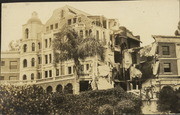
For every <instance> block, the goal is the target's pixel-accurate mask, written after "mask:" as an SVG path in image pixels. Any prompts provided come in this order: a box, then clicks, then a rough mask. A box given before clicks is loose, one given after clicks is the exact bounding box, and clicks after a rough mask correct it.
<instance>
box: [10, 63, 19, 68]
mask: <svg viewBox="0 0 180 115" xmlns="http://www.w3.org/2000/svg"><path fill="white" fill-rule="evenodd" d="M17 65H18V63H17V61H10V69H17Z"/></svg>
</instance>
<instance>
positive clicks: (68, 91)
mask: <svg viewBox="0 0 180 115" xmlns="http://www.w3.org/2000/svg"><path fill="white" fill-rule="evenodd" d="M64 93H66V94H73V85H72V84H71V83H68V84H67V85H66V86H65V87H64Z"/></svg>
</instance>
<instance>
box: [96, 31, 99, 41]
mask: <svg viewBox="0 0 180 115" xmlns="http://www.w3.org/2000/svg"><path fill="white" fill-rule="evenodd" d="M96 39H97V40H99V31H98V30H97V31H96Z"/></svg>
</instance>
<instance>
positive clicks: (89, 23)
mask: <svg viewBox="0 0 180 115" xmlns="http://www.w3.org/2000/svg"><path fill="white" fill-rule="evenodd" d="M65 24H67V25H69V26H71V27H72V28H74V29H75V31H76V32H77V33H78V34H79V36H81V37H83V38H86V37H87V36H90V35H91V36H92V37H94V38H96V39H98V40H99V41H100V42H101V43H103V45H104V47H105V48H106V58H105V59H106V60H105V62H106V63H105V64H106V65H107V66H108V67H112V63H115V62H114V58H115V60H116V59H117V58H121V57H117V56H114V54H117V52H116V53H114V51H115V50H114V49H115V47H118V48H120V45H122V44H126V45H127V48H132V47H137V46H139V45H140V44H139V43H140V38H139V36H133V34H132V32H130V31H129V30H127V31H126V30H124V28H119V27H120V25H119V22H118V20H117V19H107V18H106V17H104V16H93V15H90V14H87V13H85V12H83V11H80V10H78V9H75V8H72V7H70V6H64V7H62V8H59V9H56V10H54V12H53V14H52V16H51V17H50V19H49V20H48V21H47V22H46V23H45V24H42V22H41V20H40V19H39V18H38V14H37V13H36V12H33V13H32V17H31V18H30V19H29V20H28V21H27V23H26V24H24V25H23V26H22V38H21V39H20V43H19V46H20V47H19V50H18V51H16V55H17V56H16V57H15V55H14V54H13V53H14V52H13V51H10V52H2V54H1V55H2V56H1V79H3V80H7V79H11V78H12V77H9V76H11V69H12V68H10V70H9V69H7V68H8V65H9V64H8V63H10V67H11V65H12V66H13V68H14V67H15V66H14V65H17V66H16V68H17V69H16V72H17V74H13V75H16V80H18V82H17V83H34V84H38V85H41V86H42V87H43V88H44V89H45V90H46V91H48V92H51V91H60V92H61V91H68V92H69V93H78V92H79V91H85V90H88V85H89V81H91V80H92V76H95V75H97V74H98V72H97V68H98V62H99V60H98V59H95V58H94V57H88V58H86V59H85V61H83V62H81V64H82V65H83V68H84V69H83V72H84V74H83V75H82V76H80V78H79V81H80V82H78V83H77V82H76V77H75V75H74V73H73V72H74V70H73V66H74V63H73V61H71V60H69V61H65V62H63V63H59V64H56V65H57V66H54V61H53V59H54V54H53V48H52V41H53V39H54V37H55V35H54V34H56V33H57V32H59V31H60V29H61V28H62V27H63V25H65ZM121 33H123V34H121ZM124 33H125V34H124ZM123 40H124V41H123ZM118 41H119V42H118ZM118 45H119V46H118ZM92 47H93V46H92ZM8 53H9V54H8ZM119 54H120V52H119ZM6 55H8V57H9V58H8V57H6ZM10 55H13V56H10ZM10 57H11V58H12V60H11V58H10ZM14 58H15V59H14ZM6 60H8V62H6ZM14 60H16V62H15V61H14ZM4 62H5V63H4ZM6 64H7V65H6ZM4 65H5V67H4ZM19 65H20V67H19ZM3 68H4V69H3ZM9 71H10V72H9ZM13 72H14V71H13ZM5 73H8V75H5ZM110 73H111V72H110ZM8 77H9V78H8ZM109 77H112V76H109ZM12 79H15V77H14V78H12ZM1 83H5V81H2V82H1ZM9 83H12V82H9ZM109 83H110V82H109ZM110 84H111V83H110ZM111 85H112V86H113V84H111Z"/></svg>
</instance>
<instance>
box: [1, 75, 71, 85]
mask: <svg viewBox="0 0 180 115" xmlns="http://www.w3.org/2000/svg"><path fill="white" fill-rule="evenodd" d="M73 76H74V74H69V75H60V76H57V77H49V78H43V79H35V80H1V81H0V84H36V83H43V82H48V81H56V80H61V79H66V78H67V79H68V78H72V77H73Z"/></svg>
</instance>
